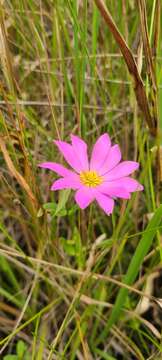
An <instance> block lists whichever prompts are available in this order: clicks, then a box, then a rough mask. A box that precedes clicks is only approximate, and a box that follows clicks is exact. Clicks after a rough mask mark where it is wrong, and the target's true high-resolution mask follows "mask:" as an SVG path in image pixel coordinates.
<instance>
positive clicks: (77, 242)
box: [73, 227, 84, 269]
mask: <svg viewBox="0 0 162 360" xmlns="http://www.w3.org/2000/svg"><path fill="white" fill-rule="evenodd" d="M73 241H74V242H75V254H76V259H77V263H78V268H79V269H83V267H84V256H83V246H82V242H81V237H80V232H79V231H78V229H77V227H75V228H74V234H73Z"/></svg>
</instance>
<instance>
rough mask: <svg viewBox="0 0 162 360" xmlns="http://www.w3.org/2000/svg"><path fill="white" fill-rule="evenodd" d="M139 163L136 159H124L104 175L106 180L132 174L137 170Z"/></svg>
mask: <svg viewBox="0 0 162 360" xmlns="http://www.w3.org/2000/svg"><path fill="white" fill-rule="evenodd" d="M138 167H139V163H137V162H135V161H123V162H121V163H120V164H119V165H117V166H115V167H114V168H113V169H112V170H110V171H109V172H108V173H106V174H105V175H104V180H108V181H110V180H116V179H120V178H122V177H125V176H127V175H129V174H131V173H132V172H133V171H135V170H137V169H138Z"/></svg>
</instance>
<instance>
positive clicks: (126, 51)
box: [94, 0, 157, 136]
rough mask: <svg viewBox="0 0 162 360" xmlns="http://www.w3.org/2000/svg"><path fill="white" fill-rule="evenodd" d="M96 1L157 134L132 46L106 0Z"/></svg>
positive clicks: (147, 117)
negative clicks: (129, 44)
mask: <svg viewBox="0 0 162 360" xmlns="http://www.w3.org/2000/svg"><path fill="white" fill-rule="evenodd" d="M94 1H95V3H96V6H97V7H98V9H99V11H100V13H101V16H102V17H103V18H104V20H105V22H106V24H107V26H108V27H109V29H110V31H111V33H112V35H113V37H114V39H115V41H116V43H117V44H118V46H119V48H120V51H121V53H122V54H123V57H124V60H125V63H126V65H127V68H128V71H129V73H130V75H131V76H132V78H133V83H134V91H135V95H136V99H137V103H138V106H139V108H140V109H141V111H142V113H143V115H144V118H145V120H146V123H147V125H148V127H149V130H150V132H151V134H152V135H154V136H155V135H156V131H157V129H156V124H155V121H154V119H153V118H152V116H151V113H150V108H149V104H148V99H147V96H146V92H145V87H144V84H143V81H142V78H141V76H140V74H139V71H138V68H137V64H136V62H135V59H134V56H133V54H132V51H131V50H130V48H129V47H128V45H127V43H126V41H125V40H124V38H123V36H122V34H121V33H120V31H119V30H118V28H117V26H116V24H115V22H114V20H113V18H112V16H111V14H110V13H109V11H108V9H107V7H106V5H105V3H104V1H103V0H94Z"/></svg>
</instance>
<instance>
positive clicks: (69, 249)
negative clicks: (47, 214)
mask: <svg viewBox="0 0 162 360" xmlns="http://www.w3.org/2000/svg"><path fill="white" fill-rule="evenodd" d="M60 241H61V244H62V247H63V249H64V251H65V252H66V254H68V255H69V256H75V243H74V241H73V240H67V239H65V238H63V237H62V238H60Z"/></svg>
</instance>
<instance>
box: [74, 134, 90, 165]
mask: <svg viewBox="0 0 162 360" xmlns="http://www.w3.org/2000/svg"><path fill="white" fill-rule="evenodd" d="M71 141H72V147H73V149H74V151H75V153H76V156H78V159H79V160H80V163H81V165H82V170H84V171H86V170H89V162H88V155H87V144H86V143H85V141H83V140H82V139H80V138H79V137H78V136H76V135H71Z"/></svg>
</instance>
